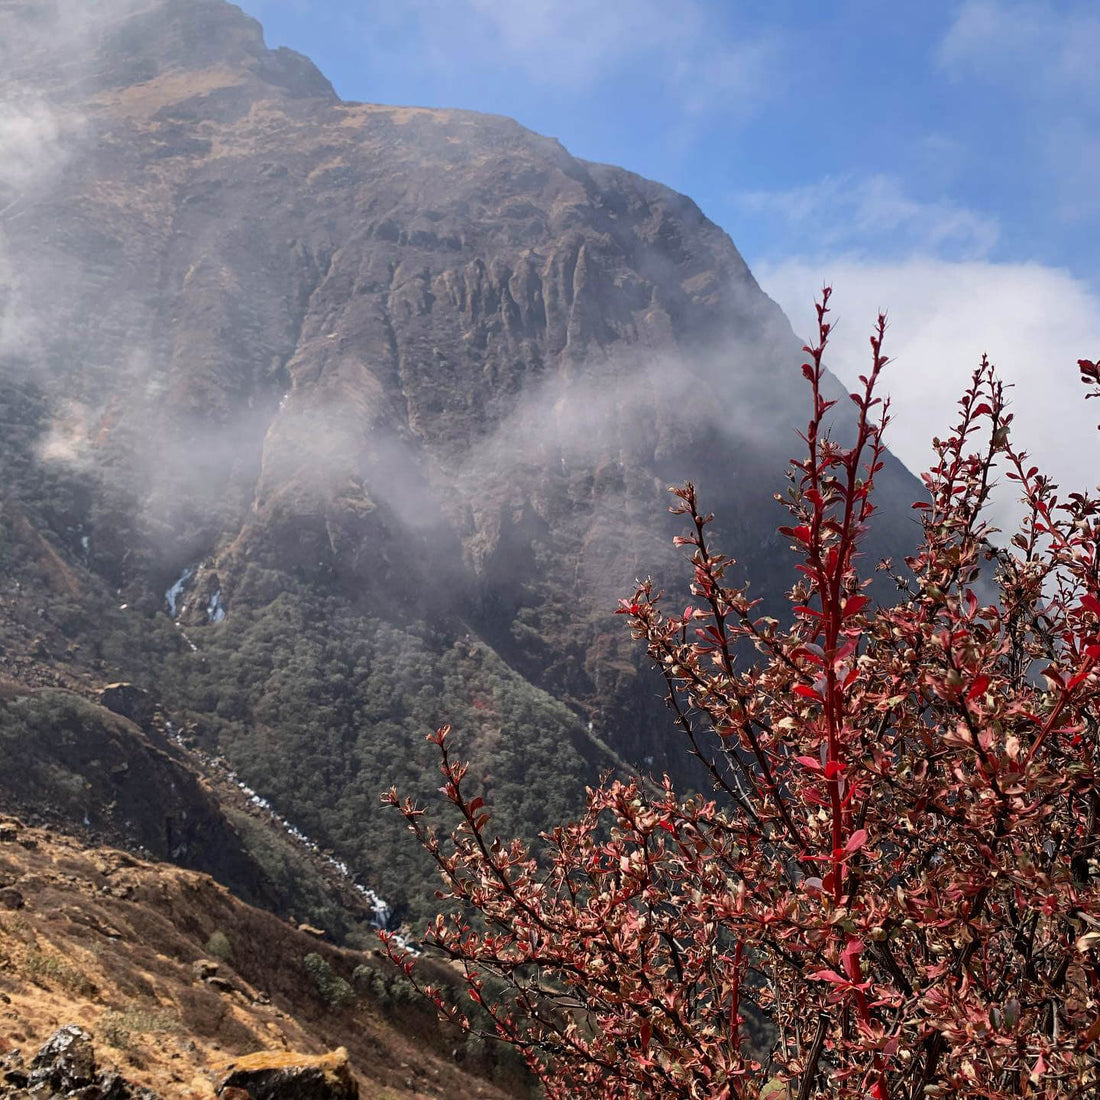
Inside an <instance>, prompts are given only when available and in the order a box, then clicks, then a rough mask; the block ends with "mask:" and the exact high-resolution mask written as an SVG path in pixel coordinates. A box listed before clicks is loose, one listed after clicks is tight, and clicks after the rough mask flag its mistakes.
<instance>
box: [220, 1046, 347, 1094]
mask: <svg viewBox="0 0 1100 1100" xmlns="http://www.w3.org/2000/svg"><path fill="white" fill-rule="evenodd" d="M234 1090H239V1091H243V1092H244V1093H245V1094H246V1095H248V1096H249V1097H250V1098H251V1100H359V1086H358V1084H357V1083H356V1081H355V1078H354V1077H352V1075H351V1066H350V1064H349V1062H348V1052H347V1051H346V1050H345V1049H344V1048H343V1047H340V1048H339V1049H338V1050H334V1051H332V1052H331V1053H329V1054H321V1055H310V1054H294V1053H288V1052H286V1051H281V1050H278V1051H260V1052H259V1053H258V1054H249V1055H247V1056H245V1057H243V1058H238V1059H235V1060H234V1061H232V1062H229V1063H227V1064H226V1065H225V1066H224V1067H223V1069H222V1074H221V1079H220V1080H219V1082H218V1085H217V1094H218V1096H219V1097H221V1100H230V1098H231V1097H237V1096H239V1091H234Z"/></svg>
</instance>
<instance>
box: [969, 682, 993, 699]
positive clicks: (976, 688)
mask: <svg viewBox="0 0 1100 1100" xmlns="http://www.w3.org/2000/svg"><path fill="white" fill-rule="evenodd" d="M987 687H989V677H988V676H975V677H974V683H972V684H971V685H970V690H969V691H968V692H967V693H966V698H967V699H968V700H970V699H976V698H977V697H978V696H979V695H981V694H982V692H984V691H985V689H986V688H987Z"/></svg>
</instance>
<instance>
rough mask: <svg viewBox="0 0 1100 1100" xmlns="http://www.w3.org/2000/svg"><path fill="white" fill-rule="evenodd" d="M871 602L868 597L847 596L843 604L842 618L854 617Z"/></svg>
mask: <svg viewBox="0 0 1100 1100" xmlns="http://www.w3.org/2000/svg"><path fill="white" fill-rule="evenodd" d="M870 602H871V597H870V596H849V597H848V599H847V600H846V601H845V603H844V618H848V616H849V615H856V614H858V613H859V612H860V611H862V610H863V609H864V608H865V607H866V606H867V605H868V604H869V603H870Z"/></svg>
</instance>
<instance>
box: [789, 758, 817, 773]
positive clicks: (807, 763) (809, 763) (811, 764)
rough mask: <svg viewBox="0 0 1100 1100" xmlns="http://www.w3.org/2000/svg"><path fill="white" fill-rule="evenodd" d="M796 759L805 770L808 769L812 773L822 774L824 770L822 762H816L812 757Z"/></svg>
mask: <svg viewBox="0 0 1100 1100" xmlns="http://www.w3.org/2000/svg"><path fill="white" fill-rule="evenodd" d="M795 759H796V760H797V761H798V763H799V764H801V765H802V766H803V767H804V768H808V769H809V770H810V771H812V772H820V771H821V770H822V767H821V761H820V760H815V759H814V758H813V757H812V756H796V757H795Z"/></svg>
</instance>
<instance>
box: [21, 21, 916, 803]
mask: <svg viewBox="0 0 1100 1100" xmlns="http://www.w3.org/2000/svg"><path fill="white" fill-rule="evenodd" d="M57 10H60V11H61V12H62V14H63V15H71V11H70V10H67V9H66V5H65V4H61V5H60V8H59V9H57ZM56 14H57V11H55V10H54V9H51V8H49V7H48V6H47V7H40V6H38V5H30V6H28V5H26V4H23V3H17V2H13V0H2V2H0V31H2V32H3V33H2V34H0V40H2V41H4V42H6V43H8V44H15V43H20V45H19V46H15V45H9V46H8V47H7V51H8V52H7V55H6V57H4V58H3V60H4V61H5V66H4V70H3V71H4V75H3V76H0V81H3V82H4V84H5V88H6V90H7V92H8V94H9V99H10V101H11V102H12V103H15V104H16V105H17V110H18V111H21V112H22V115H21V116H19V117H21V118H22V119H23V121H24V123H26V122H27V120H31V121H35V120H37V122H38V123H39V129H38V131H36V132H39V133H41V132H47V136H48V140H45V141H42V140H39V141H38V142H37V144H35V143H34V142H30V143H29V144H27V148H26V151H25V155H24V156H23V160H22V162H21V165H20V168H19V170H14V169H9V170H8V171H6V172H0V233H2V234H3V236H2V237H0V243H2V251H0V264H3V266H0V273H2V274H3V279H2V280H0V302H2V305H0V315H2V316H3V317H4V318H5V325H4V328H3V333H4V337H3V339H2V340H0V358H2V359H3V367H4V370H3V375H4V384H5V386H6V387H8V391H9V393H10V394H11V395H12V400H15V399H16V398H18V400H19V401H22V402H25V403H27V402H29V403H30V404H33V405H34V407H35V408H36V409H38V410H39V420H38V421H37V422H36V423H38V424H40V425H41V431H40V432H38V433H37V434H36V433H35V432H31V431H29V432H27V433H25V437H21V439H22V442H20V443H19V446H20V447H21V448H22V450H19V451H18V455H17V456H16V457H18V458H19V463H22V465H21V466H20V465H19V463H16V462H15V461H14V459H13V463H12V464H10V469H15V468H17V466H18V468H20V469H33V470H35V471H38V473H36V474H35V476H36V477H40V476H41V477H45V476H46V475H45V474H41V471H42V470H43V469H45V470H47V471H50V470H53V471H56V470H59V469H60V470H63V471H65V476H66V477H67V478H68V479H69V481H68V482H66V484H71V486H72V496H73V500H72V504H71V507H69V508H68V509H67V510H66V511H65V513H64V514H63V515H60V516H56V515H55V516H49V515H46V514H45V511H44V509H43V507H41V506H39V507H38V511H37V513H35V514H36V515H38V516H39V517H40V519H41V521H42V523H43V524H45V525H46V526H48V527H49V529H50V531H51V533H52V534H51V537H52V539H53V541H54V543H56V544H57V546H58V547H59V548H60V549H61V550H62V551H63V552H64V553H65V554H67V555H68V557H69V559H71V560H75V561H78V562H80V563H82V564H83V565H85V566H86V567H87V568H88V569H90V570H92V571H93V572H95V573H97V574H98V575H99V576H100V577H102V578H104V579H105V580H106V581H107V582H108V583H109V584H111V585H113V586H115V587H116V588H117V589H118V590H119V592H120V594H121V597H122V598H123V599H124V600H126V601H128V602H129V603H130V604H131V605H132V606H136V607H137V608H139V609H141V610H143V611H144V612H145V613H147V614H152V613H154V612H155V611H157V610H158V609H161V608H163V606H164V598H163V593H164V592H165V590H166V589H167V588H168V587H169V585H171V584H172V583H173V582H174V581H175V580H176V579H177V578H178V577H179V576H180V574H181V572H182V571H183V570H184V568H185V567H187V568H188V569H189V570H190V572H189V573H188V574H187V575H186V578H185V584H184V585H183V586H181V588H180V590H179V592H180V594H181V598H180V601H179V607H178V608H177V614H179V615H180V617H181V619H182V621H183V622H184V623H187V624H190V628H192V634H193V636H194V637H196V638H198V639H199V641H200V646H201V636H202V629H205V627H206V626H207V625H211V624H214V623H217V622H218V621H220V618H221V617H222V616H225V615H226V614H227V615H228V624H227V628H228V629H232V623H233V620H234V616H235V614H236V613H238V612H239V611H240V610H241V609H243V608H245V607H248V608H256V607H259V606H264V605H267V604H269V603H270V602H271V601H273V600H274V599H276V598H277V596H278V594H279V592H280V591H281V590H282V587H283V586H284V584H285V583H287V582H293V583H294V584H295V585H299V586H302V591H304V592H306V593H314V594H316V595H317V596H318V598H320V597H326V598H327V597H332V598H336V599H338V600H341V601H344V602H346V603H348V604H350V605H351V606H352V607H354V608H357V609H359V610H360V611H361V612H363V613H369V614H370V615H372V616H377V617H379V618H381V619H383V620H390V621H393V622H397V623H403V624H408V623H413V624H417V623H422V624H425V630H426V631H427V632H432V633H435V634H437V635H439V636H440V637H442V638H443V639H444V641H443V643H441V644H443V645H444V646H446V645H450V644H452V642H453V641H454V640H455V639H459V640H461V639H462V638H463V636H464V635H466V636H469V635H473V636H474V637H476V638H480V639H483V640H484V641H485V642H487V643H488V645H489V646H491V647H492V648H493V649H495V650H496V651H497V653H499V654H500V655H501V656H502V657H503V658H504V659H505V661H507V662H508V663H509V664H510V665H512V667H513V668H515V669H517V670H518V671H519V672H520V673H521V674H522V675H524V676H526V677H527V678H529V679H530V680H531V681H533V682H534V683H536V684H538V685H539V686H540V687H541V688H544V689H546V690H547V691H548V692H549V693H551V694H552V695H554V696H556V697H557V698H558V699H562V700H565V701H566V702H567V703H568V704H569V705H570V707H572V708H573V710H574V712H575V714H576V715H577V716H578V718H577V730H578V731H579V732H578V733H577V737H578V738H580V739H583V727H584V725H585V724H588V723H591V725H589V727H588V728H589V729H594V730H595V732H596V733H597V734H601V735H602V736H603V737H604V738H605V739H606V740H607V741H608V742H610V743H611V744H612V746H613V747H614V748H615V749H617V750H618V751H620V752H622V753H624V754H625V756H626V757H627V758H629V759H630V760H632V761H634V762H640V761H643V760H647V761H648V762H649V763H651V764H652V765H653V766H654V767H657V768H661V767H664V766H668V765H669V760H668V759H667V758H666V756H665V752H666V746H667V745H668V744H670V739H669V738H668V737H667V736H666V735H665V733H664V730H665V729H666V724H665V719H664V716H663V715H662V713H661V708H660V706H659V702H657V701H656V696H657V689H656V686H655V685H654V684H653V682H652V681H651V680H650V679H648V678H647V677H645V676H642V675H640V673H639V668H640V667H641V666H640V662H639V658H638V655H637V654H636V652H635V651H634V647H633V646H632V644H631V643H630V641H629V639H627V638H626V637H624V632H623V630H622V629H621V627H620V626H619V625H618V624H616V623H615V622H614V621H613V620H612V619H611V618H610V616H609V612H610V610H611V608H612V607H613V606H614V601H615V598H616V597H618V596H620V595H623V594H626V593H627V592H628V591H629V590H630V589H631V587H632V584H633V581H634V578H635V577H638V576H644V575H645V574H647V573H655V574H657V575H658V576H662V577H665V578H671V577H674V576H676V575H677V574H676V573H675V572H674V565H673V559H672V556H671V552H670V550H669V548H668V535H669V534H671V533H672V531H673V530H674V528H673V527H672V526H670V524H669V522H668V520H667V516H666V514H665V505H666V501H665V499H664V493H665V487H666V486H667V485H668V484H670V483H672V482H675V481H678V480H682V479H684V478H687V477H694V478H695V479H696V480H697V481H698V482H699V483H700V485H701V487H702V489H703V492H704V499H705V501H706V502H707V506H708V507H712V508H713V509H714V510H715V511H716V512H717V513H718V514H719V516H720V517H721V519H722V523H723V527H722V535H723V542H724V545H725V547H726V548H727V549H729V550H730V551H731V552H733V553H735V554H736V555H737V556H738V557H739V559H741V560H742V562H743V563H744V565H745V567H746V571H747V572H748V573H749V574H750V575H752V576H755V577H756V578H757V581H758V586H759V587H760V589H761V594H762V595H765V596H767V597H770V598H772V599H774V598H775V596H776V595H777V587H778V584H779V583H780V581H779V578H782V582H781V583H783V584H786V583H787V579H788V578H787V570H786V569H785V568H781V567H780V566H777V561H779V562H780V565H781V559H782V555H783V553H784V552H785V551H784V550H783V548H782V543H781V542H780V541H777V539H776V537H775V536H774V534H773V531H774V527H775V524H776V522H777V521H779V519H780V517H779V515H778V513H777V511H776V508H775V505H774V503H773V501H772V499H771V498H772V493H773V491H774V490H775V489H777V488H780V487H781V484H782V474H783V469H784V462H785V459H786V457H787V455H788V453H789V452H790V450H791V449H792V447H793V446H794V444H795V437H794V434H793V429H794V427H795V426H796V425H797V424H798V423H800V422H801V421H803V420H804V419H805V416H804V413H803V411H802V410H803V405H804V394H803V392H802V389H801V384H800V375H799V371H798V362H799V360H798V341H797V340H796V339H795V337H794V336H793V334H792V332H791V330H790V328H789V326H788V324H787V322H786V320H785V319H784V318H783V316H782V315H781V313H780V311H779V310H778V308H777V307H776V306H775V304H774V303H772V302H771V301H770V300H769V299H768V298H767V297H766V296H765V295H764V294H763V293H762V292H761V291H760V289H759V287H758V286H757V284H756V282H755V281H754V279H753V278H752V275H751V274H750V272H749V271H748V269H747V267H746V266H745V264H744V262H743V260H742V259H741V257H740V255H739V254H738V252H737V250H736V248H735V247H734V245H733V243H732V242H731V241H730V240H729V238H728V237H727V236H726V235H725V234H724V233H723V232H722V231H721V230H719V229H718V228H717V227H716V226H715V225H713V224H712V223H710V222H709V221H707V220H706V218H705V217H703V215H702V214H701V213H700V211H699V210H698V208H697V207H696V206H695V205H694V204H693V203H692V202H691V201H690V200H688V199H686V198H685V197H684V196H682V195H678V194H676V193H674V192H672V191H670V190H669V189H667V188H665V187H662V186H660V185H658V184H655V183H651V182H649V181H646V180H643V179H640V178H638V177H637V176H634V175H632V174H630V173H628V172H625V171H622V170H620V169H616V168H611V167H607V166H603V165H595V164H589V163H586V162H583V161H580V160H577V159H576V158H574V157H572V156H570V155H569V153H568V152H566V151H565V150H564V149H563V148H562V147H561V145H560V144H558V143H557V142H556V141H554V140H552V139H549V138H545V137H541V136H539V135H536V134H533V133H531V132H530V131H527V130H525V129H523V128H522V127H521V126H519V125H518V124H517V123H515V122H513V121H511V120H508V119H505V118H497V117H490V116H483V115H475V114H471V113H468V112H461V111H444V110H429V109H416V108H402V107H383V106H377V105H372V104H357V103H344V102H341V101H339V100H338V99H337V98H336V97H335V95H334V94H333V92H332V89H331V87H330V86H329V85H328V83H327V82H326V81H325V80H324V78H323V77H322V76H321V75H320V74H319V73H318V72H317V71H316V69H314V68H313V67H312V65H311V64H310V63H309V62H308V61H306V60H305V59H304V58H301V57H300V56H298V55H296V54H293V53H292V52H290V51H285V50H280V51H268V50H267V49H266V48H265V47H264V45H263V40H262V35H261V32H260V29H259V27H258V25H257V24H256V23H255V22H254V21H252V20H251V19H248V18H247V17H245V16H244V15H242V14H241V13H240V11H239V10H238V9H236V8H234V7H233V6H232V5H229V4H226V3H223V2H222V0H126V2H121V3H116V4H114V5H109V6H108V8H107V9H106V11H105V12H101V13H100V14H99V16H98V17H97V18H95V19H92V20H85V21H76V22H75V23H74V24H73V25H71V26H70V23H69V22H65V21H64V20H62V21H61V22H60V23H58V22H57V21H56ZM51 20H53V21H51ZM70 22H71V21H70ZM59 27H64V28H67V30H66V33H65V34H63V35H60V37H59V31H58V28H59ZM2 48H3V47H0V49H2ZM43 127H45V131H43ZM26 130H27V126H25V125H24V126H23V129H22V130H21V131H16V130H13V132H25V131H26ZM5 259H6V263H5V262H4V261H5ZM12 446H13V447H15V446H16V444H15V443H13V444H12ZM14 453H15V452H13V454H14ZM50 476H55V475H50ZM57 476H59V475H57ZM882 480H883V483H884V489H885V492H884V503H885V508H884V523H883V526H882V528H881V529H880V531H881V533H880V535H879V537H878V542H877V543H875V544H873V545H872V546H871V547H870V548H869V554H878V555H883V554H886V553H894V552H897V551H899V550H902V549H904V548H905V547H906V545H907V543H908V541H909V540H910V538H911V530H912V528H911V525H910V524H909V522H908V519H907V516H908V513H907V511H906V508H907V505H908V503H909V501H910V500H911V499H913V498H914V497H915V495H916V493H917V486H916V483H915V482H914V481H913V480H912V479H911V478H909V476H908V475H907V474H905V473H904V471H902V470H901V468H900V467H898V466H896V464H895V465H893V466H891V467H890V468H889V469H888V470H887V471H886V473H885V475H884V477H883V479H882ZM7 489H8V491H9V492H11V493H12V494H14V495H17V496H18V495H20V494H21V493H22V489H21V486H20V484H15V483H12V484H9V486H8V487H7ZM23 495H24V496H25V494H23ZM33 503H34V502H31V503H29V504H28V505H27V506H28V507H29V508H31V511H32V512H33V511H34V507H33ZM246 675H247V674H242V676H246ZM245 694H246V695H247V689H246V690H245ZM473 702H474V703H476V699H474V700H473ZM210 705H211V707H214V706H217V707H218V708H219V711H221V710H224V709H225V708H224V707H223V705H222V703H221V702H220V701H218V700H215V701H214V702H212V703H211V704H210ZM478 705H479V706H480V704H478ZM249 707H252V708H253V709H252V710H249ZM238 709H239V710H240V713H241V714H243V718H242V717H240V715H239V714H236V713H234V715H233V720H234V721H237V720H238V719H239V720H241V721H243V722H245V723H246V724H248V723H252V722H254V721H255V706H254V704H253V703H250V702H245V703H242V704H241V708H238ZM356 720H357V719H355V718H354V717H353V718H350V719H347V721H348V722H349V723H352V722H355V721H356ZM348 729H349V730H350V729H351V727H350V726H349V727H348ZM507 732H508V734H509V735H515V734H516V733H517V731H507ZM264 736H265V737H268V738H269V739H270V742H271V744H272V745H273V746H274V747H275V748H276V749H277V747H278V744H279V737H280V731H279V730H278V729H274V730H271V731H267V732H266V733H265V734H264ZM348 736H351V734H350V733H349V734H348ZM494 736H499V731H498V732H497V734H494ZM345 740H346V738H345ZM489 740H490V741H491V740H492V739H491V738H490V739H489ZM585 751H588V750H585ZM600 751H602V750H596V749H592V750H590V751H588V755H589V756H594V757H599V755H600ZM583 754H584V753H583V752H582V755H583ZM675 755H676V754H675V751H674V752H673V758H675ZM605 759H606V757H605ZM356 767H358V765H356ZM332 782H333V783H334V784H336V786H337V788H338V787H339V783H340V780H338V779H335V780H332Z"/></svg>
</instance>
